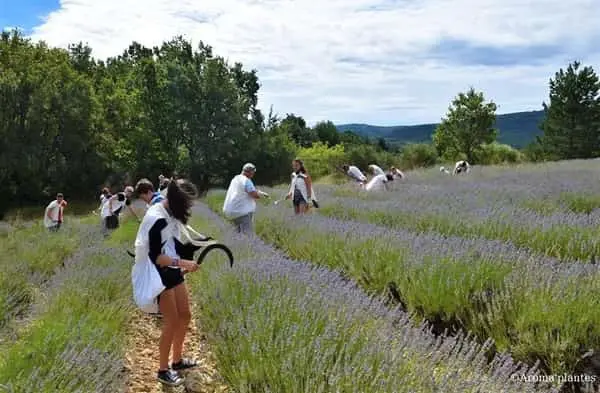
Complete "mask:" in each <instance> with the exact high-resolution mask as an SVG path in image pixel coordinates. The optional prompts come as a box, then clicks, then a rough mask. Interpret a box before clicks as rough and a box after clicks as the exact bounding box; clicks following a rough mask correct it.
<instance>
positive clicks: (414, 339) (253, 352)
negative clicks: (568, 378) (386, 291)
mask: <svg viewBox="0 0 600 393" xmlns="http://www.w3.org/2000/svg"><path fill="white" fill-rule="evenodd" d="M196 212H197V213H199V214H201V215H202V216H203V217H206V218H207V219H209V220H211V221H213V222H218V220H219V219H218V217H216V215H215V214H213V213H212V212H210V211H208V209H207V208H206V207H203V206H199V207H198V208H197V209H196ZM195 225H197V226H198V227H199V228H209V225H210V224H208V223H207V221H198V220H197V219H196V222H195ZM219 227H220V229H221V231H222V232H221V233H220V234H219V237H220V238H221V239H223V238H225V239H227V240H226V243H227V244H228V245H230V246H232V248H233V249H234V250H236V254H237V255H238V260H239V259H240V256H239V255H240V254H242V255H243V257H244V258H246V260H245V261H243V262H241V263H238V264H237V265H236V266H237V267H236V268H235V269H233V270H232V269H229V268H228V267H226V266H225V264H222V263H207V264H206V265H203V266H204V267H203V269H202V272H200V273H199V275H198V277H197V278H196V280H198V282H196V283H194V284H192V285H193V286H194V287H195V288H196V290H195V291H194V293H195V297H196V299H197V301H198V302H199V303H200V305H201V307H202V314H201V316H200V318H201V322H202V324H203V326H204V327H205V328H206V330H207V331H208V332H210V334H209V336H210V339H211V342H212V344H213V347H214V348H215V351H216V354H217V356H218V360H219V366H220V367H221V370H222V373H223V375H224V376H225V377H226V378H227V379H228V382H229V384H230V386H232V387H233V388H234V389H235V390H236V391H238V392H255V391H261V392H263V391H264V392H267V391H271V392H412V391H419V392H433V391H444V392H476V391H478V392H482V391H486V392H499V391H504V392H509V391H519V392H526V391H553V389H551V388H550V387H548V386H541V385H534V384H531V383H523V382H519V381H518V378H517V379H514V377H512V378H511V376H512V375H514V374H515V373H517V374H520V373H534V372H535V370H527V369H526V368H521V367H524V366H523V365H517V364H515V363H513V362H512V360H510V358H509V357H507V356H506V355H497V356H496V358H495V359H494V361H493V362H492V363H491V364H488V362H487V359H486V351H487V350H488V349H489V346H490V342H489V341H488V342H486V343H485V344H484V345H483V346H482V345H478V344H477V343H476V341H474V340H472V339H470V338H467V337H464V336H463V335H461V334H457V335H456V336H455V337H440V338H437V339H436V338H435V337H434V336H433V335H431V333H430V332H429V331H428V328H427V327H425V326H418V325H417V324H416V323H415V321H413V320H412V319H411V318H409V316H408V315H407V314H406V313H404V312H402V311H401V310H399V309H390V308H388V307H387V306H385V304H383V302H382V301H381V300H378V298H377V297H370V296H368V295H367V294H366V293H364V292H363V291H362V290H361V289H360V288H359V287H357V286H356V284H355V283H353V282H352V281H348V280H347V279H345V278H344V277H342V276H341V275H340V274H338V273H336V272H334V271H331V270H327V269H325V268H314V267H313V266H311V265H310V264H307V263H304V262H298V261H291V260H289V259H287V258H285V257H284V256H283V255H282V254H281V253H280V252H277V251H276V250H273V249H270V247H269V246H268V245H266V244H264V243H263V242H262V241H261V240H260V239H258V238H256V237H254V236H252V235H250V236H249V237H242V236H239V235H237V234H233V233H231V232H230V231H229V229H228V227H227V226H223V225H222V223H219ZM216 230H217V227H216V226H214V225H213V226H210V231H211V233H215V231H216ZM249 245H250V246H249ZM269 249H270V250H269Z"/></svg>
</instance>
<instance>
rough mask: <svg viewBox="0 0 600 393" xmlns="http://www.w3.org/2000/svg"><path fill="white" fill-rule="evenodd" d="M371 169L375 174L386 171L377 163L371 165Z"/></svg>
mask: <svg viewBox="0 0 600 393" xmlns="http://www.w3.org/2000/svg"><path fill="white" fill-rule="evenodd" d="M369 170H370V171H371V173H372V174H373V176H377V175H385V172H384V171H383V169H381V168H380V167H379V166H377V165H375V164H371V165H369Z"/></svg>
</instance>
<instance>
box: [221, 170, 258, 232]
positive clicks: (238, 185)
mask: <svg viewBox="0 0 600 393" xmlns="http://www.w3.org/2000/svg"><path fill="white" fill-rule="evenodd" d="M255 173H256V167H255V166H254V164H251V163H247V164H245V165H244V167H243V168H242V173H240V174H239V175H236V176H235V177H234V178H233V179H232V180H231V183H229V188H228V189H227V195H226V196H225V202H224V203H223V214H225V216H226V217H227V218H229V219H230V220H232V221H233V224H234V225H235V226H236V228H237V231H238V232H240V233H241V232H249V231H251V230H252V221H253V216H254V212H255V211H256V200H257V199H260V198H268V197H269V194H267V193H265V192H262V191H259V190H257V189H256V187H255V186H254V183H253V182H252V178H253V177H254V174H255Z"/></svg>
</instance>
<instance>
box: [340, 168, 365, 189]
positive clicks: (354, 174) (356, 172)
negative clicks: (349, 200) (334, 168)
mask: <svg viewBox="0 0 600 393" xmlns="http://www.w3.org/2000/svg"><path fill="white" fill-rule="evenodd" d="M342 168H343V169H344V172H346V174H347V175H348V176H350V177H351V178H353V179H354V180H356V181H357V182H358V183H359V184H360V185H361V186H363V185H364V184H365V182H366V181H367V177H366V176H365V175H364V174H363V173H362V172H361V171H360V169H358V168H357V167H355V166H354V165H344V166H343V167H342Z"/></svg>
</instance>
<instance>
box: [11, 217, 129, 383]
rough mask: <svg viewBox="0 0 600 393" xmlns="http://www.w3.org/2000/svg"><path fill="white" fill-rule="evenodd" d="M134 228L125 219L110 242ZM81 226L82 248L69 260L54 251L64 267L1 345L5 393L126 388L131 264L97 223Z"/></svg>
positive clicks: (47, 242) (48, 242)
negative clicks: (124, 372)
mask: <svg viewBox="0 0 600 393" xmlns="http://www.w3.org/2000/svg"><path fill="white" fill-rule="evenodd" d="M132 229H135V226H131V225H123V227H122V228H121V229H119V230H118V231H117V232H115V237H114V238H113V239H111V240H110V241H109V242H108V243H109V244H112V245H115V246H116V245H119V246H121V247H122V244H121V243H120V242H119V241H118V239H119V238H121V239H124V238H128V237H130V235H131V233H132ZM79 230H80V231H82V232H85V231H86V230H87V234H85V235H82V237H81V238H80V239H79V243H80V244H79V246H80V247H79V248H78V250H77V251H76V252H75V254H74V255H72V256H71V257H70V258H68V259H67V258H66V257H67V255H66V254H60V253H55V254H52V255H54V256H55V257H56V256H57V255H60V256H61V257H62V258H63V260H62V262H65V266H64V267H59V269H58V270H57V271H56V273H55V274H54V275H52V277H50V278H49V279H48V282H47V283H46V284H45V286H44V288H43V297H42V296H39V297H36V299H35V304H34V312H33V313H32V315H31V317H30V321H29V323H28V324H26V325H25V326H23V327H22V328H21V329H20V330H19V331H18V335H17V337H16V339H15V340H14V341H13V342H11V343H9V344H7V345H5V346H4V348H3V357H2V358H1V359H0V381H2V384H4V385H5V388H6V389H7V390H8V391H15V392H29V391H31V392H34V391H35V392H42V393H46V392H47V393H50V392H52V393H55V392H77V391H84V392H93V391H119V390H121V389H122V388H123V386H122V383H123V381H122V379H121V378H119V377H118V375H119V374H120V373H121V367H122V365H121V361H122V359H123V354H124V352H123V351H124V339H125V336H126V335H127V330H126V329H125V326H126V322H127V320H128V317H129V316H130V314H131V311H132V306H131V302H130V298H131V286H130V282H129V281H130V280H129V270H130V266H131V265H130V264H129V263H128V262H129V261H127V260H126V259H125V258H122V257H120V256H121V255H122V248H118V249H115V248H108V247H107V244H104V242H103V240H102V238H101V235H100V233H99V230H98V229H97V228H95V229H92V228H89V227H83V228H79ZM32 231H33V230H32ZM121 232H122V233H121ZM133 233H135V232H133ZM66 235H67V234H66V233H65V234H60V233H58V234H53V237H46V238H42V239H39V238H38V244H39V247H40V248H39V249H40V250H48V249H53V248H56V247H57V243H56V240H57V238H59V239H60V238H61V236H66ZM40 240H41V242H40ZM69 240H72V239H69ZM65 241H66V239H65ZM75 242H77V240H75ZM23 244H24V245H25V244H26V243H23ZM70 244H71V243H70ZM15 247H16V248H18V247H17V246H15ZM72 251H73V250H71V252H72ZM32 256H33V254H31V253H29V254H28V257H30V258H31V257H32ZM55 261H58V259H56V258H55ZM43 266H44V265H42V267H43ZM39 267H40V266H37V268H39ZM42 270H44V269H42ZM38 290H40V289H38ZM0 388H1V386H0ZM11 389H12V390H11ZM0 390H1V389H0Z"/></svg>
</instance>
